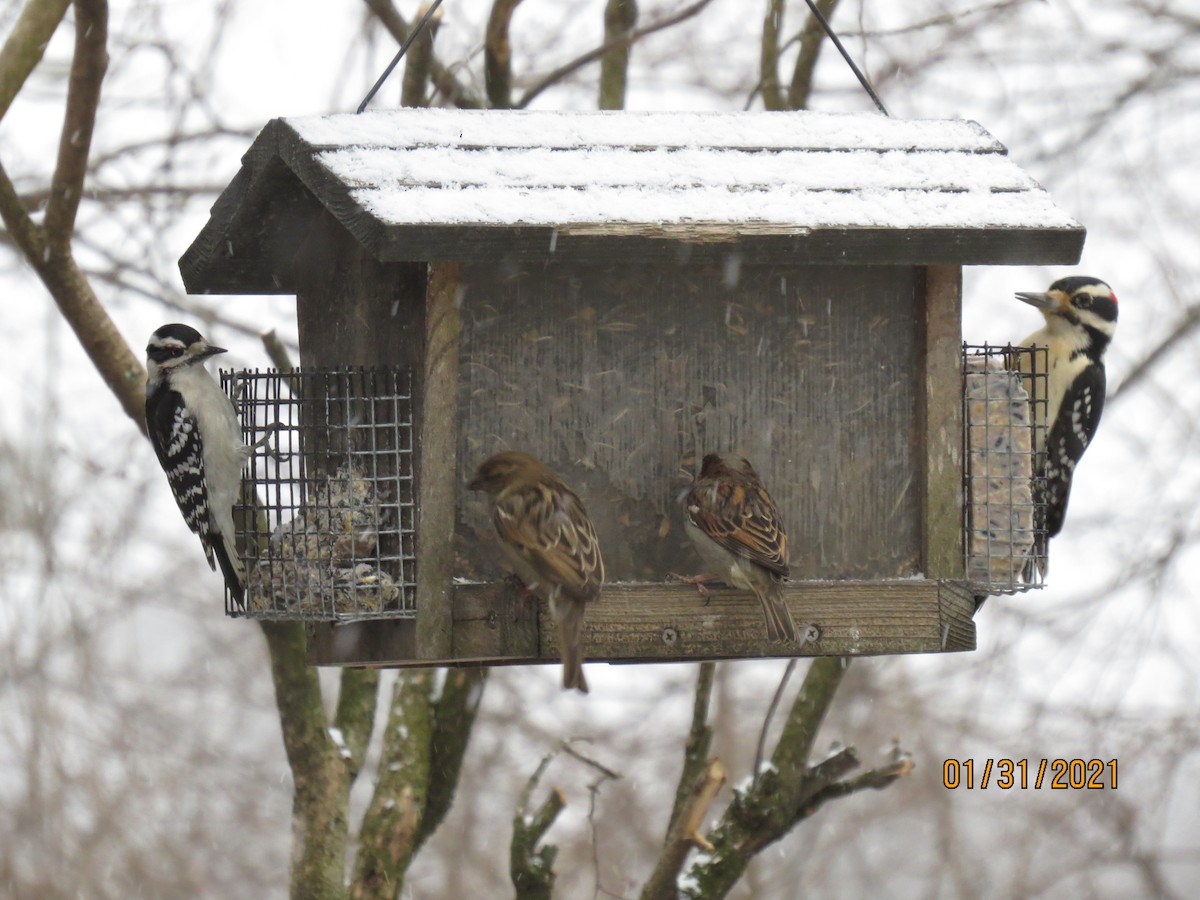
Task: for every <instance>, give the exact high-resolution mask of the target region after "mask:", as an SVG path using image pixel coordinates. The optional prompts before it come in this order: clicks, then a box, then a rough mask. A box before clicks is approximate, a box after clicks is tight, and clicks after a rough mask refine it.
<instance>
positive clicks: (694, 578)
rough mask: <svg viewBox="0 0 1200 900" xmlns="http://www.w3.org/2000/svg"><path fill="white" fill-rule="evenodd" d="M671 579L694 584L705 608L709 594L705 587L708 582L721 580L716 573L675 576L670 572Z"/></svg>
mask: <svg viewBox="0 0 1200 900" xmlns="http://www.w3.org/2000/svg"><path fill="white" fill-rule="evenodd" d="M671 577H672V578H674V579H675V580H676V581H682V582H683V583H684V584H694V585H695V586H696V592H697V593H698V594H699V595H700V596H701V597H703V598H704V605H705V606H707V605H708V601H709V592H708V588H707V587H706V585H707V584H708V582H710V581H720V580H721V575H720V573H718V572H705V573H703V574H700V575H676V574H675V573H674V572H672V573H671Z"/></svg>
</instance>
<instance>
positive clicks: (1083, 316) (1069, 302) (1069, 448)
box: [1017, 275, 1117, 583]
mask: <svg viewBox="0 0 1200 900" xmlns="http://www.w3.org/2000/svg"><path fill="white" fill-rule="evenodd" d="M1017 299H1018V300H1023V301H1024V302H1026V303H1028V304H1029V305H1030V306H1036V307H1037V308H1038V309H1039V310H1041V313H1042V315H1043V316H1045V317H1046V325H1045V327H1044V328H1041V329H1039V330H1037V331H1035V332H1034V333H1033V334H1031V335H1030V336H1029V337H1027V338H1025V340H1023V341H1022V342H1021V343H1022V345H1024V346H1026V347H1034V346H1037V347H1045V348H1047V367H1046V368H1047V372H1046V374H1047V383H1046V405H1045V408H1044V409H1042V408H1038V409H1035V410H1034V415H1035V422H1036V424H1037V425H1039V426H1040V425H1043V424H1044V425H1045V426H1046V427H1045V430H1044V431H1043V430H1042V429H1040V428H1039V429H1038V431H1035V432H1034V434H1035V435H1037V436H1038V439H1037V440H1036V441H1035V445H1034V474H1035V476H1036V477H1035V481H1034V502H1035V516H1034V530H1035V538H1034V546H1033V550H1032V553H1031V554H1030V556H1029V557H1028V558H1027V559H1026V560H1025V565H1024V566H1023V570H1022V577H1023V579H1024V580H1025V581H1026V582H1027V583H1028V582H1031V581H1033V577H1034V568H1035V566H1036V568H1037V569H1038V570H1039V571H1040V572H1041V575H1042V577H1043V578H1045V576H1046V572H1047V569H1048V567H1049V565H1048V559H1047V556H1046V547H1047V544H1048V543H1049V541H1050V538H1052V537H1054V536H1055V535H1056V534H1058V533H1059V532H1060V531H1061V530H1062V525H1063V519H1064V517H1065V516H1066V514H1067V501H1068V500H1069V499H1070V496H1071V476H1072V475H1074V473H1075V466H1076V465H1078V464H1079V460H1080V459H1081V458H1082V457H1083V454H1084V451H1085V450H1087V448H1088V445H1089V444H1091V442H1092V438H1093V437H1095V435H1096V428H1097V426H1098V425H1099V424H1100V414H1101V413H1102V412H1103V411H1104V391H1105V378H1104V351H1105V350H1106V349H1108V344H1109V342H1110V341H1111V340H1112V337H1113V333H1114V332H1115V331H1116V329H1117V295H1116V294H1114V293H1113V290H1112V288H1110V287H1109V286H1108V285H1107V284H1105V283H1104V282H1103V281H1101V280H1100V279H1099V278H1090V277H1088V276H1082V275H1074V276H1071V277H1070V278H1060V279H1059V280H1058V281H1056V282H1054V284H1052V285H1050V289H1049V290H1047V291H1046V292H1045V293H1040V294H1039V293H1026V292H1019V293H1018V294H1017ZM1025 365H1026V371H1025V372H1024V374H1025V375H1026V377H1027V378H1028V377H1029V375H1030V373H1029V371H1028V370H1027V366H1028V364H1027V363H1026V364H1025ZM1031 393H1032V392H1031ZM1043 415H1044V416H1045V419H1044V421H1043V420H1042V416H1043ZM1042 434H1044V435H1045V438H1044V442H1045V444H1044V446H1043V445H1042V439H1041V435H1042Z"/></svg>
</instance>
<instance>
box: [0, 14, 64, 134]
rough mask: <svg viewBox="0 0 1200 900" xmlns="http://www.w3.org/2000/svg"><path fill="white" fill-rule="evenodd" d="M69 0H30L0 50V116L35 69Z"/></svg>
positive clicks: (3, 114)
mask: <svg viewBox="0 0 1200 900" xmlns="http://www.w3.org/2000/svg"><path fill="white" fill-rule="evenodd" d="M70 5H71V0H29V2H28V3H26V4H25V8H24V9H22V10H21V15H20V16H19V17H18V19H17V22H16V24H15V25H14V26H13V30H12V31H11V32H10V33H9V35H8V39H7V40H6V41H5V42H4V47H3V48H2V49H0V119H3V118H4V116H5V114H6V113H7V112H8V108H9V107H10V106H12V102H13V100H14V99H15V98H16V96H17V94H18V93H19V92H20V90H21V88H22V87H23V86H24V84H25V80H26V79H27V78H29V75H30V73H31V72H32V71H33V70H34V69H35V68H37V64H38V63H39V62H41V61H42V56H43V54H44V53H45V52H46V45H47V44H48V43H50V38H51V37H52V36H53V35H54V32H55V31H56V30H58V26H59V23H60V22H62V20H63V16H65V15H66V14H67V7H68V6H70Z"/></svg>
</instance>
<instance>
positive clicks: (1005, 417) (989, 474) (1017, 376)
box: [963, 344, 1047, 594]
mask: <svg viewBox="0 0 1200 900" xmlns="http://www.w3.org/2000/svg"><path fill="white" fill-rule="evenodd" d="M1046 360H1047V353H1046V348H1045V347H1014V346H1012V345H1011V344H1006V345H1003V346H991V345H988V344H978V345H972V344H963V421H964V425H965V427H964V429H963V443H964V447H963V459H964V460H965V465H964V467H963V477H964V481H965V483H964V494H965V498H966V502H965V503H964V504H963V513H964V516H965V522H964V523H963V525H964V527H963V533H964V535H965V543H966V547H965V553H966V577H967V581H968V582H970V584H971V587H972V588H973V589H974V590H976V591H978V592H980V593H986V594H1013V593H1019V592H1021V591H1027V590H1030V589H1031V588H1038V587H1042V585H1043V576H1042V572H1043V571H1044V569H1045V565H1044V563H1045V559H1044V558H1038V554H1039V551H1038V548H1039V547H1044V546H1045V541H1038V540H1037V536H1038V534H1039V532H1041V533H1044V529H1045V521H1046V517H1045V506H1044V500H1043V497H1044V492H1043V491H1042V490H1040V486H1039V479H1040V478H1041V475H1040V472H1041V470H1042V466H1041V464H1040V461H1039V458H1038V455H1039V453H1040V452H1041V450H1042V448H1043V447H1044V446H1045V443H1046V434H1045V430H1046V426H1045V424H1044V423H1045V421H1046V387H1047V374H1046V365H1047V362H1046ZM1039 423H1042V424H1039Z"/></svg>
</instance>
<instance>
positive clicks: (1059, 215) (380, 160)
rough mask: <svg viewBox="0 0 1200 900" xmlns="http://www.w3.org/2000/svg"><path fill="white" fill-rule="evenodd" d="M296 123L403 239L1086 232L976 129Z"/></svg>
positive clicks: (862, 120) (370, 116) (795, 122)
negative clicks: (496, 231) (437, 230)
mask: <svg viewBox="0 0 1200 900" xmlns="http://www.w3.org/2000/svg"><path fill="white" fill-rule="evenodd" d="M284 121H285V123H286V124H287V125H288V126H290V127H291V128H292V129H294V131H295V132H296V134H297V136H298V137H299V138H300V140H301V141H303V142H304V143H305V144H307V145H309V146H310V147H311V148H312V150H313V155H314V159H315V160H316V161H317V162H318V163H319V164H320V165H321V166H323V167H324V168H325V169H326V170H327V171H328V172H329V174H330V175H331V176H332V177H333V178H334V179H336V180H338V181H340V182H342V183H343V184H345V185H346V186H347V187H348V188H349V189H350V195H351V197H352V198H353V200H354V201H355V202H356V203H357V204H358V205H360V206H361V207H362V208H363V209H364V210H365V211H366V212H368V213H369V214H370V215H372V216H373V217H375V218H377V219H379V220H380V221H381V222H383V223H385V224H387V225H393V226H405V225H414V226H415V225H475V226H503V225H533V226H562V225H567V226H570V225H597V226H599V225H606V224H612V225H619V226H635V225H639V224H641V225H647V226H663V225H675V226H678V225H685V224H688V223H698V224H706V225H715V224H724V225H728V226H731V227H732V228H733V229H734V230H736V228H737V226H738V225H739V224H743V223H744V224H746V225H749V226H752V227H753V228H754V230H755V232H756V233H760V234H761V233H762V231H761V229H762V227H763V226H775V228H777V229H778V231H779V233H789V232H796V231H799V230H804V229H812V228H830V227H839V228H856V227H870V228H897V229H911V228H988V227H999V228H1013V227H1022V226H1036V227H1042V228H1078V227H1079V226H1078V224H1077V223H1076V222H1075V221H1074V220H1073V219H1072V218H1071V217H1070V216H1068V215H1067V214H1066V213H1064V212H1062V211H1061V210H1059V209H1057V208H1056V207H1055V206H1054V204H1053V203H1052V202H1051V200H1050V198H1049V196H1048V195H1047V194H1046V193H1045V192H1044V191H1043V190H1042V189H1041V188H1040V187H1039V186H1038V185H1037V183H1036V182H1034V181H1033V179H1032V178H1030V177H1029V176H1028V175H1027V174H1025V173H1024V172H1023V171H1022V170H1021V169H1020V168H1019V167H1018V166H1017V165H1015V164H1014V163H1013V162H1012V161H1011V160H1010V159H1009V158H1008V157H1007V155H1006V154H1005V151H1004V147H1003V146H1002V145H1001V144H1000V143H999V142H997V141H996V140H995V138H993V137H991V135H989V134H988V133H987V132H986V131H984V130H983V128H982V127H980V126H979V125H978V124H976V123H974V122H967V121H959V120H950V121H905V120H898V119H891V118H887V117H885V116H882V115H877V114H874V113H862V114H846V115H835V114H828V113H812V112H790V113H782V112H774V113H616V112H598V113H561V112H528V111H521V112H502V111H477V110H472V111H465V110H399V111H392V112H378V113H367V114H364V115H357V116H356V115H338V116H328V117H322V118H300V119H286V120H284Z"/></svg>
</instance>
